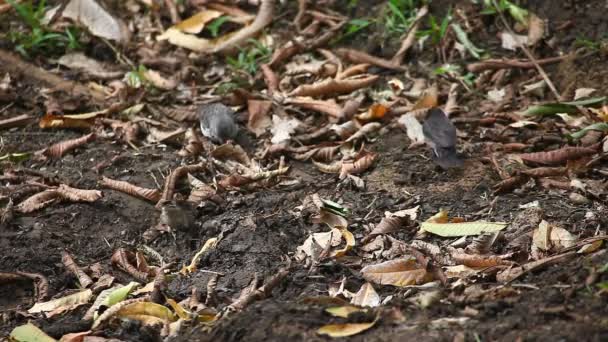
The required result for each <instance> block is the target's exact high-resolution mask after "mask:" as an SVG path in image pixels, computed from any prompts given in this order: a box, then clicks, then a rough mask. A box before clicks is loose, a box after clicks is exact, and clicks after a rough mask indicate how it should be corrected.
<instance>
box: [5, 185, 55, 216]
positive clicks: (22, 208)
mask: <svg viewBox="0 0 608 342" xmlns="http://www.w3.org/2000/svg"><path fill="white" fill-rule="evenodd" d="M60 200H61V195H60V194H59V193H58V192H57V190H45V191H42V192H39V193H37V194H35V195H33V196H30V197H28V198H27V199H26V200H24V201H23V202H21V203H19V204H18V205H17V206H16V207H15V210H16V211H18V212H20V213H31V212H32V211H36V210H38V209H42V208H45V207H47V206H49V205H51V204H52V203H54V202H56V201H60Z"/></svg>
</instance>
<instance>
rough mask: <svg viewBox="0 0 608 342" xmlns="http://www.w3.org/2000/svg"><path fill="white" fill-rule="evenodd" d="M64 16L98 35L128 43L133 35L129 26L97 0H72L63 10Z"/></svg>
mask: <svg viewBox="0 0 608 342" xmlns="http://www.w3.org/2000/svg"><path fill="white" fill-rule="evenodd" d="M62 16H64V17H66V18H70V19H72V20H74V21H76V22H78V23H81V24H82V25H84V26H85V27H86V28H87V29H88V30H89V32H90V33H91V34H93V35H94V36H97V37H102V38H106V39H110V40H114V41H117V42H119V43H126V42H127V41H129V38H130V36H131V34H130V32H129V30H128V29H127V26H126V25H125V24H124V23H123V22H122V21H121V20H119V19H117V18H115V17H114V16H112V15H111V14H110V13H109V12H108V11H106V10H105V9H104V8H103V7H101V6H100V5H99V4H98V3H97V2H95V0H71V1H70V2H69V3H68V4H67V5H66V7H65V9H64V10H63V12H62Z"/></svg>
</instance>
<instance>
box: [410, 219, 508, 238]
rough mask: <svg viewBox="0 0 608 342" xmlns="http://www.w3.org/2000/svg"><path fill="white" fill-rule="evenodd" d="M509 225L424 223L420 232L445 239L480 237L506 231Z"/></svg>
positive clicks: (492, 223) (498, 223) (494, 223)
mask: <svg viewBox="0 0 608 342" xmlns="http://www.w3.org/2000/svg"><path fill="white" fill-rule="evenodd" d="M508 225H509V224H508V223H505V222H485V221H477V222H462V223H431V222H422V225H421V226H420V230H421V231H423V232H429V233H433V234H435V235H439V236H443V237H452V236H468V235H479V234H483V233H493V232H497V231H499V230H502V229H504V228H505V227H507V226H508Z"/></svg>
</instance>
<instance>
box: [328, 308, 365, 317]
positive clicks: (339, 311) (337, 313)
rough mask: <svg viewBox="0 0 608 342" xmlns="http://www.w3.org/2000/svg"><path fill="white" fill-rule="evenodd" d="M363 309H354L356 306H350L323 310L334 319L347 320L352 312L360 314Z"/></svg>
mask: <svg viewBox="0 0 608 342" xmlns="http://www.w3.org/2000/svg"><path fill="white" fill-rule="evenodd" d="M363 310H364V309H362V308H360V307H356V306H352V305H344V306H332V307H330V308H327V309H325V311H326V312H327V313H328V314H330V315H332V316H334V317H341V318H348V315H350V314H351V313H353V312H361V311H363Z"/></svg>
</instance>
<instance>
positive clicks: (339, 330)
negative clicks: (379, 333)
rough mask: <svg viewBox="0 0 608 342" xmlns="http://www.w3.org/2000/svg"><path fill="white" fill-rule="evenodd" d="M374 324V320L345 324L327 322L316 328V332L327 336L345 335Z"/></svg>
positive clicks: (360, 330) (363, 329)
mask: <svg viewBox="0 0 608 342" xmlns="http://www.w3.org/2000/svg"><path fill="white" fill-rule="evenodd" d="M374 324H376V321H373V322H371V323H346V324H327V325H324V326H322V327H321V328H319V330H317V333H318V334H321V335H327V336H329V337H334V338H336V337H347V336H353V335H356V334H358V333H360V332H363V331H365V330H367V329H369V328H371V327H373V326H374Z"/></svg>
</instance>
